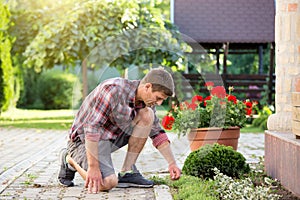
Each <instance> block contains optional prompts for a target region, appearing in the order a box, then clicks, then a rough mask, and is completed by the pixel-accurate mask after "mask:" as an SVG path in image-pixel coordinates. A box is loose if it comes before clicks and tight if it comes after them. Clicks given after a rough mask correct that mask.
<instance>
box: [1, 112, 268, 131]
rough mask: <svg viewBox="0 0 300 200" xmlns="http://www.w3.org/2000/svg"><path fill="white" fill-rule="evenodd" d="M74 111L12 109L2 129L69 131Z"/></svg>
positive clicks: (255, 129) (159, 114)
mask: <svg viewBox="0 0 300 200" xmlns="http://www.w3.org/2000/svg"><path fill="white" fill-rule="evenodd" d="M75 112H76V111H74V110H26V109H12V110H9V111H7V112H4V113H2V114H1V116H0V127H15V128H39V129H54V130H67V129H69V128H70V127H71V124H72V122H73V119H74V115H75ZM166 112H167V110H166V109H165V108H164V107H163V106H157V111H156V114H157V116H158V117H159V118H160V119H161V118H162V117H163V116H164V115H165V114H166ZM263 132H264V131H263V130H261V129H260V128H259V127H253V126H251V125H248V126H246V127H244V128H242V129H241V133H263Z"/></svg>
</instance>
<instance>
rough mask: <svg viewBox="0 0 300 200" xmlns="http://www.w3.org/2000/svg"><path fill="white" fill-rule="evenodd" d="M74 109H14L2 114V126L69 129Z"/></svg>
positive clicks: (0, 124)
mask: <svg viewBox="0 0 300 200" xmlns="http://www.w3.org/2000/svg"><path fill="white" fill-rule="evenodd" d="M74 113H75V111H73V110H26V109H12V110H9V111H8V112H4V113H2V114H1V116H0V127H15V128H39V129H54V130H67V129H69V128H70V127H71V124H72V122H73V119H74Z"/></svg>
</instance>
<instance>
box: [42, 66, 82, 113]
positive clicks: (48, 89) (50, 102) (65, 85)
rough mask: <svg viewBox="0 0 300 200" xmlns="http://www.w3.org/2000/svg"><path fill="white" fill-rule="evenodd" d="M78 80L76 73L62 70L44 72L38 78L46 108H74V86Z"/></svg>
mask: <svg viewBox="0 0 300 200" xmlns="http://www.w3.org/2000/svg"><path fill="white" fill-rule="evenodd" d="M77 80H78V79H77V77H76V76H75V75H73V74H69V73H64V72H62V71H49V72H46V73H43V74H42V75H41V76H40V78H39V80H38V85H39V89H38V90H39V96H40V99H41V101H42V103H43V104H44V108H45V109H69V108H72V98H73V88H74V84H75V83H76V82H77Z"/></svg>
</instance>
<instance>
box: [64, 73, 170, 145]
mask: <svg viewBox="0 0 300 200" xmlns="http://www.w3.org/2000/svg"><path fill="white" fill-rule="evenodd" d="M139 83H140V81H137V80H136V81H131V80H127V79H122V78H113V79H108V80H106V81H104V82H102V83H101V84H99V85H98V86H97V87H96V88H95V89H94V90H93V91H92V92H91V93H90V94H89V95H88V96H87V97H86V99H85V100H84V102H83V103H82V105H81V107H80V109H79V111H78V113H77V114H76V117H75V120H74V122H73V125H72V128H71V130H70V133H69V134H70V138H71V139H75V138H76V137H80V139H81V140H83V141H84V140H85V139H86V140H90V141H99V140H108V139H116V138H117V136H118V135H119V134H123V133H124V132H125V131H126V130H130V128H132V126H131V122H132V120H133V118H134V116H135V115H136V112H137V110H138V109H140V108H143V107H145V104H141V105H135V93H136V90H137V88H138V85H139ZM152 109H153V111H154V113H155V106H153V107H152ZM149 136H150V137H151V139H152V142H153V145H154V146H155V147H157V146H159V145H160V144H162V143H164V142H166V141H168V142H169V140H168V137H167V135H166V133H165V131H164V130H163V129H162V128H161V126H160V123H159V119H158V117H157V116H156V115H155V119H154V123H153V125H152V129H151V132H150V135H149Z"/></svg>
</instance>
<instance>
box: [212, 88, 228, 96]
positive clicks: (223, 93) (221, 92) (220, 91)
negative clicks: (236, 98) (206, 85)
mask: <svg viewBox="0 0 300 200" xmlns="http://www.w3.org/2000/svg"><path fill="white" fill-rule="evenodd" d="M211 95H212V96H217V97H218V98H225V96H226V90H225V88H224V87H223V86H216V87H214V88H213V89H212V90H211Z"/></svg>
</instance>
